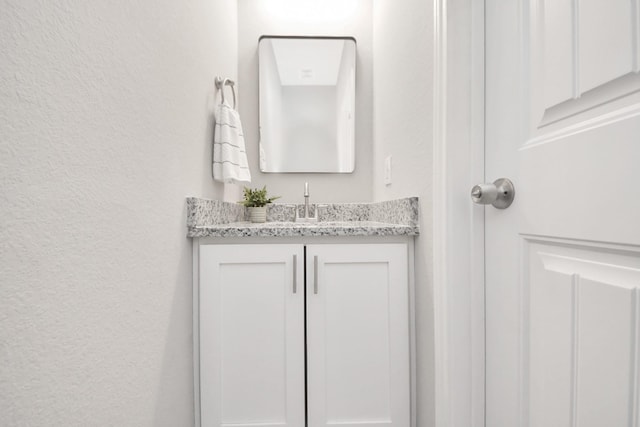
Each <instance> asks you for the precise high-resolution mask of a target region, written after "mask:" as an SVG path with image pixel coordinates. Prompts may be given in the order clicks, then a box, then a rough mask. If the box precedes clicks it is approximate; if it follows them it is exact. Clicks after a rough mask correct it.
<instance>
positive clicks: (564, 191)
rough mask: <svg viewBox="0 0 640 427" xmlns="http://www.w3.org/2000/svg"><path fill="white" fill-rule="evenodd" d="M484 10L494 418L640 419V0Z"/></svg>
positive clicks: (611, 423) (547, 422)
mask: <svg viewBox="0 0 640 427" xmlns="http://www.w3.org/2000/svg"><path fill="white" fill-rule="evenodd" d="M485 12H486V132H485V136H486V138H485V143H486V179H487V181H493V180H495V179H497V178H501V177H506V178H510V179H511V180H512V181H513V182H514V184H515V187H516V197H515V201H514V203H513V205H512V206H511V207H509V208H508V209H506V210H497V209H495V208H493V207H491V206H488V207H486V208H484V209H486V215H485V221H486V232H485V238H486V352H487V354H486V426H487V427H520V426H522V427H527V426H531V427H555V426H562V427H565V426H567V427H623V426H634V427H635V426H638V425H639V424H638V423H639V422H640V413H639V407H638V402H639V401H640V369H639V362H640V350H639V345H640V291H639V288H640V76H639V74H638V71H639V69H640V1H638V0H529V1H526V0H486V11H485ZM479 209H482V208H481V207H479Z"/></svg>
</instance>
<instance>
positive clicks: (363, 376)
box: [307, 244, 411, 427]
mask: <svg viewBox="0 0 640 427" xmlns="http://www.w3.org/2000/svg"><path fill="white" fill-rule="evenodd" d="M407 264H408V262H407V246H406V245H404V244H365V245H311V246H308V247H307V363H308V368H307V376H308V380H307V381H308V383H307V393H308V402H307V405H308V420H309V424H308V425H309V427H323V426H332V427H335V426H358V427H383V426H384V427H409V425H410V418H411V417H410V380H409V372H410V356H409V354H410V353H409V297H408V296H409V283H408V266H407Z"/></svg>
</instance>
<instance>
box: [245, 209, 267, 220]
mask: <svg viewBox="0 0 640 427" xmlns="http://www.w3.org/2000/svg"><path fill="white" fill-rule="evenodd" d="M249 219H250V220H251V222H266V221H267V207H266V206H260V207H251V208H249Z"/></svg>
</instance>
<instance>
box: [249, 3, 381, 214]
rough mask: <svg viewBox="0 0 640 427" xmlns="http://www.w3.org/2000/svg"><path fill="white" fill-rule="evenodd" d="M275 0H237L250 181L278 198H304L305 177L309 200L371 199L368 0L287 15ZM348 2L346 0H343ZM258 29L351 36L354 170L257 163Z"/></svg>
mask: <svg viewBox="0 0 640 427" xmlns="http://www.w3.org/2000/svg"><path fill="white" fill-rule="evenodd" d="M273 3H274V2H268V1H265V0H238V75H239V77H238V78H239V95H240V101H239V110H240V115H241V117H242V126H243V129H244V137H245V143H246V146H247V156H248V160H249V166H250V167H251V177H252V183H251V186H253V187H257V186H259V187H262V186H263V185H267V187H268V188H269V192H270V193H273V194H275V195H280V196H282V199H281V200H278V202H288V203H292V202H296V203H301V202H303V193H304V182H305V181H308V182H309V185H310V193H311V202H312V203H320V202H358V201H371V200H372V186H371V179H372V176H371V171H372V169H371V168H372V162H371V158H372V151H373V150H372V149H373V136H372V132H373V125H372V122H371V121H372V115H373V109H372V105H373V68H372V63H373V45H372V42H373V40H372V38H373V36H372V10H373V6H372V4H373V1H372V0H358V1H357V8H356V10H355V12H354V13H353V15H351V16H350V17H348V18H346V19H341V20H335V19H331V18H330V19H320V18H318V17H313V16H312V17H310V18H309V19H307V20H301V19H288V18H286V17H279V16H276V14H274V13H273V9H272V5H273ZM347 3H349V2H347ZM262 35H298V36H314V35H315V36H353V37H355V38H356V41H357V48H356V52H357V57H358V58H357V64H356V72H357V77H356V88H357V96H356V114H355V117H356V118H355V120H356V170H355V172H354V173H353V174H264V173H261V172H260V169H259V167H258V141H259V127H258V126H259V123H258V109H259V108H258V39H259V38H260V36H262Z"/></svg>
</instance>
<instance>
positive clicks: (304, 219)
mask: <svg viewBox="0 0 640 427" xmlns="http://www.w3.org/2000/svg"><path fill="white" fill-rule="evenodd" d="M296 222H318V208H317V207H316V210H315V212H314V216H312V217H310V216H309V183H308V182H305V183H304V217H302V218H300V217H299V216H298V209H297V208H296Z"/></svg>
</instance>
